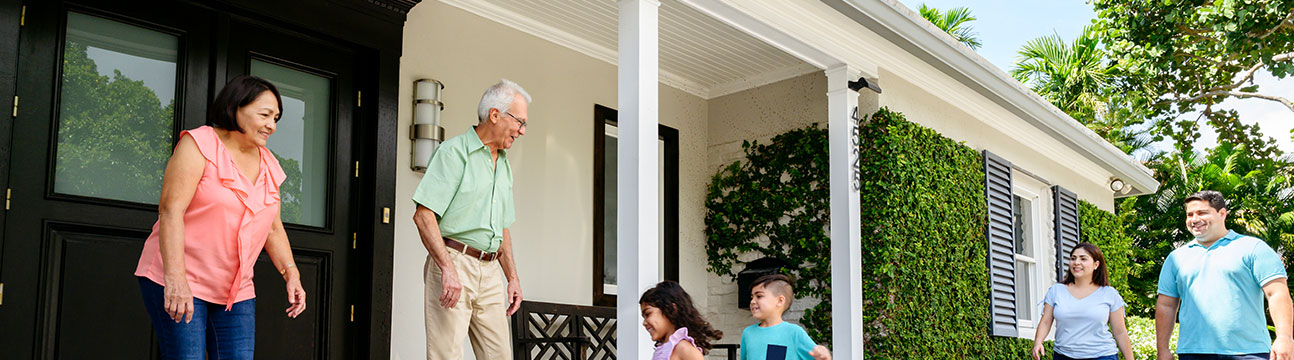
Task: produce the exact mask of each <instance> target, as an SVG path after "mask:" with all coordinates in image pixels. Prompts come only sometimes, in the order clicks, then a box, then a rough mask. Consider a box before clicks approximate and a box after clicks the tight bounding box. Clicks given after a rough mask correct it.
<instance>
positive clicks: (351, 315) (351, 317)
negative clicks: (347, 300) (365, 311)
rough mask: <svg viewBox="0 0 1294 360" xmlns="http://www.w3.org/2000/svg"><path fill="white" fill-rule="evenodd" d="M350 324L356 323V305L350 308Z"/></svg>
mask: <svg viewBox="0 0 1294 360" xmlns="http://www.w3.org/2000/svg"><path fill="white" fill-rule="evenodd" d="M350 322H355V305H351V306H350Z"/></svg>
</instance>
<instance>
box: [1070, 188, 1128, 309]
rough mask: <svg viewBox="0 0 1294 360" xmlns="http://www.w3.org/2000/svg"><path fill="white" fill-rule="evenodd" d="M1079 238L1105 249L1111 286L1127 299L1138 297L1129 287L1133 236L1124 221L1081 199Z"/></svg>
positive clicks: (1079, 205)
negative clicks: (1124, 230)
mask: <svg viewBox="0 0 1294 360" xmlns="http://www.w3.org/2000/svg"><path fill="white" fill-rule="evenodd" d="M1078 217H1079V241H1081V242H1089V243H1092V245H1096V247H1098V248H1101V254H1102V255H1105V266H1106V269H1107V270H1108V271H1109V274H1110V286H1114V288H1116V289H1118V290H1119V295H1121V296H1123V298H1124V302H1128V300H1127V299H1128V298H1129V297H1132V296H1135V293H1133V292H1132V291H1131V288H1129V287H1128V272H1129V271H1130V270H1129V269H1131V265H1132V264H1131V262H1132V237H1129V236H1128V235H1127V234H1126V233H1124V232H1123V221H1121V220H1120V219H1119V217H1118V216H1116V215H1114V213H1111V212H1109V211H1105V210H1101V209H1100V208H1097V207H1096V205H1092V203H1089V202H1087V201H1079V202H1078Z"/></svg>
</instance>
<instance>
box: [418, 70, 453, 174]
mask: <svg viewBox="0 0 1294 360" xmlns="http://www.w3.org/2000/svg"><path fill="white" fill-rule="evenodd" d="M444 89H445V84H443V83H441V82H440V81H436V80H432V79H419V80H417V81H414V82H413V124H412V125H410V126H409V140H413V146H412V147H413V150H412V155H413V156H411V158H412V159H413V160H412V162H413V163H412V164H410V166H411V167H412V168H413V171H418V172H422V171H426V170H427V163H428V162H430V161H431V154H433V153H435V152H436V148H437V147H439V146H440V142H441V141H444V140H445V128H443V127H441V126H440V112H441V111H442V110H445V104H444V103H442V102H440V93H441V90H444Z"/></svg>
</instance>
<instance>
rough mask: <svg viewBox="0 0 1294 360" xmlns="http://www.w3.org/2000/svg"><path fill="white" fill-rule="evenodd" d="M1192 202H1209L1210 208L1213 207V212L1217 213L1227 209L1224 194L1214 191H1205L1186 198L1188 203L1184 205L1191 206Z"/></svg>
mask: <svg viewBox="0 0 1294 360" xmlns="http://www.w3.org/2000/svg"><path fill="white" fill-rule="evenodd" d="M1192 201H1207V202H1208V203H1209V207H1212V208H1213V210H1217V211H1222V209H1226V208H1227V198H1226V197H1223V196H1222V193H1220V192H1217V191H1213V190H1204V191H1201V192H1197V193H1194V194H1191V196H1187V197H1186V202H1184V203H1183V204H1189V203H1191V202H1192Z"/></svg>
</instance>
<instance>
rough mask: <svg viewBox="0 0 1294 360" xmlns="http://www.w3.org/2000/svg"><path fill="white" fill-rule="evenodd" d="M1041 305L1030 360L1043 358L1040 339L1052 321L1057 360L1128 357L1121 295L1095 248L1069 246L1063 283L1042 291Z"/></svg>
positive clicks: (1102, 257)
mask: <svg viewBox="0 0 1294 360" xmlns="http://www.w3.org/2000/svg"><path fill="white" fill-rule="evenodd" d="M1042 302H1043V308H1042V319H1041V320H1040V321H1039V322H1038V332H1037V333H1036V334H1034V336H1033V351H1030V354H1031V355H1033V358H1034V359H1035V360H1038V359H1040V358H1042V355H1043V354H1042V353H1043V349H1042V341H1043V340H1044V339H1046V338H1047V334H1048V333H1050V332H1051V323H1052V319H1055V320H1056V344H1055V356H1054V359H1056V360H1070V359H1074V360H1081V359H1092V360H1115V359H1116V357H1115V356H1116V355H1118V354H1119V353H1120V352H1122V353H1123V358H1124V360H1132V359H1133V353H1132V341H1130V340H1128V326H1127V324H1125V323H1124V319H1123V305H1124V303H1123V297H1122V296H1119V291H1118V290H1115V289H1114V288H1113V287H1111V286H1110V275H1109V271H1107V270H1106V266H1105V256H1103V255H1101V249H1099V248H1097V247H1096V245H1092V244H1089V243H1079V244H1078V245H1077V246H1074V250H1072V251H1070V255H1069V269H1067V271H1065V281H1063V282H1061V283H1059V284H1055V285H1052V286H1051V288H1049V289H1047V296H1046V297H1044V298H1043V299H1042ZM1111 329H1113V330H1114V331H1113V332H1111ZM1116 344H1118V345H1117V346H1116Z"/></svg>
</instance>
